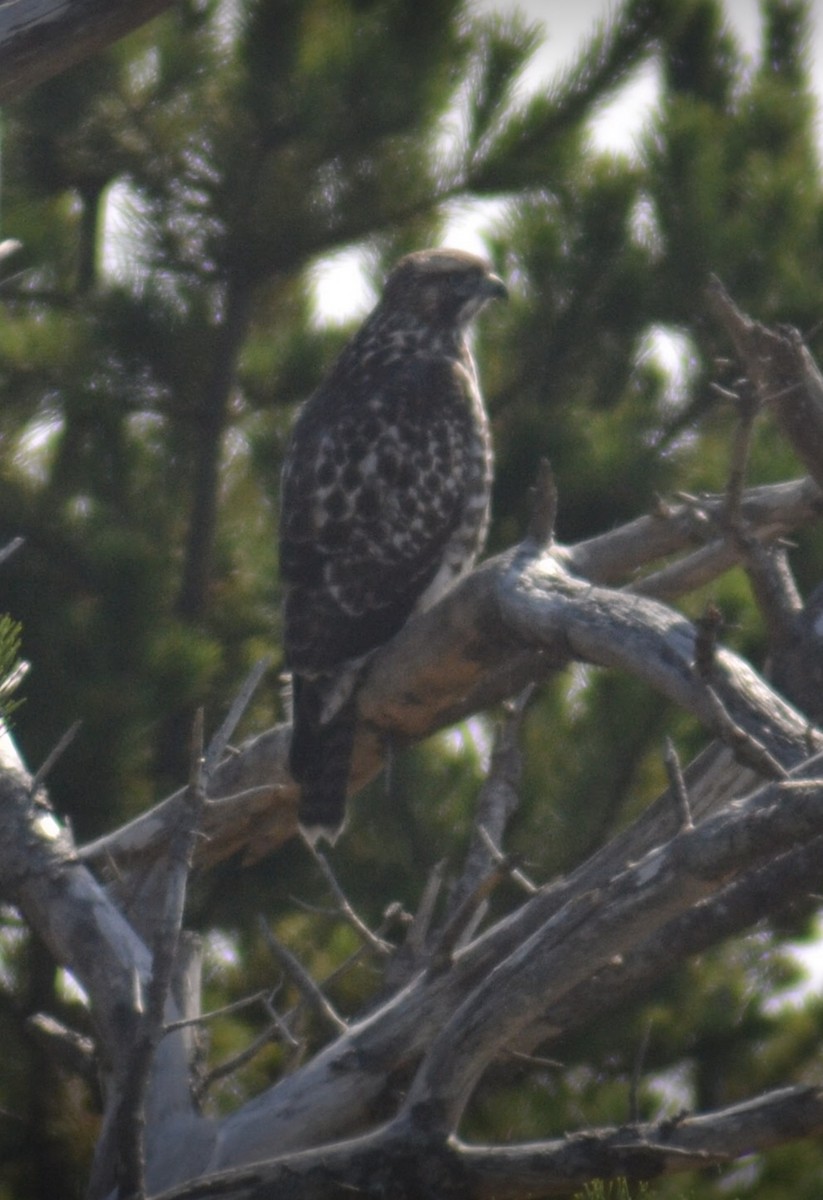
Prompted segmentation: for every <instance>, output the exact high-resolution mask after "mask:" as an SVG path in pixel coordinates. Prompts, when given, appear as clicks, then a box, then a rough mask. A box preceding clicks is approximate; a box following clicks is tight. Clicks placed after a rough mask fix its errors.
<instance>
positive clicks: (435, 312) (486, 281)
mask: <svg viewBox="0 0 823 1200" xmlns="http://www.w3.org/2000/svg"><path fill="white" fill-rule="evenodd" d="M507 295H508V291H507V289H506V285H505V284H504V282H503V280H502V279H500V278H499V277H498V276H497V275H495V274H493V272H492V269H491V267H490V266H489V264H488V263H487V262H486V261H485V259H483V258H478V256H477V255H475V254H467V253H466V252H465V251H463V250H418V251H416V252H415V253H414V254H407V255H406V257H405V258H401V259H400V261H399V262H398V263H397V265H396V266H395V268H394V270H393V271H392V273H391V274H390V275H389V277H388V279H387V280H386V286H385V288H384V289H383V304H384V306H386V307H388V308H390V309H392V310H393V311H398V310H401V311H403V312H406V313H408V314H409V316H410V317H414V318H416V319H417V320H418V321H423V322H424V323H425V324H427V325H428V324H431V325H440V326H443V325H446V326H459V327H462V326H464V325H467V324H468V322H469V321H470V320H471V319H472V317H474V316H475V315H476V314H477V313H478V312H479V311H480V309H481V308H482V307H483V305H484V304H485V303H486V301H487V300H492V299H494V298H495V297H496V296H497V297H505V296H507Z"/></svg>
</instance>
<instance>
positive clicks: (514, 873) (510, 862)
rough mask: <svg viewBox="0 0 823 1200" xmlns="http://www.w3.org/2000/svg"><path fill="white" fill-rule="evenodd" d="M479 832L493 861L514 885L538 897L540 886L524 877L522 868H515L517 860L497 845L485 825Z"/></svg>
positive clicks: (528, 894)
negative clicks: (503, 870)
mask: <svg viewBox="0 0 823 1200" xmlns="http://www.w3.org/2000/svg"><path fill="white" fill-rule="evenodd" d="M477 832H478V833H479V834H480V837H481V838H482V839H483V841H484V842H485V844H486V848H487V849H488V851H489V855H490V856H491V858H492V861H493V862H496V863H498V864H499V865H500V866H501V867H503V868H504V869H505V871H506V874H507V875H508V877H509V879H511V881H512V882H513V883H516V884H517V886H518V887H519V888H522V890H523V891H524V892H525V893H526V895H527V896H536V895H537V893H538V892H539V891H540V888H539V887H538V885H537V884H536V883H533V882H532V880H531V879H529V877H528V875H524V873H523V872H522V871H521V870H520V867H518V866H515V860H514V859H513V858H512V857H511V856H510V855H508V854H504V853H503V851H502V850H501V849H500V847H499V846H497V845H496V844H495V842H494V841H493V839H492V836H491V834H490V833H489V831H488V829H486V827H485V825H481V826H480V827H479V828H478V831H477Z"/></svg>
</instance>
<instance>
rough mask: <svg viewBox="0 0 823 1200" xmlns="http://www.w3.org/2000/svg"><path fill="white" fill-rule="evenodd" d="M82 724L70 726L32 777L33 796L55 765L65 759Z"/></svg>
mask: <svg viewBox="0 0 823 1200" xmlns="http://www.w3.org/2000/svg"><path fill="white" fill-rule="evenodd" d="M82 724H83V722H82V721H75V722H74V723H73V724H72V725H70V726H69V728H68V729H67V730H66V732H65V733H64V734H63V735H62V737H61V738H59V739H58V741H57V744H56V745H55V746H54V747H53V749H51V750H50V751H49V752H48V754H47V755H46V757H45V760H44V761H43V762H42V763H41V764H40V766H39V767H38V768H37V770H36V771H35V772H34V775H32V778H31V790H32V794H34V793H35V792H36V791H38V789H39V788H40V786H41V785H42V783H43V782H44V780H45V779H46V777H47V776H48V774H49V772H50V771H51V770H52V768H53V767H54V765H55V763H57V762H58V761H59V760H60V759H61V758H62V757H63V754H64V753H65V752H66V750H68V748H69V746H70V745H71V744H72V742H73V741H74V739H75V738H76V737H77V734H78V733H79V731H80V728H81V727H82Z"/></svg>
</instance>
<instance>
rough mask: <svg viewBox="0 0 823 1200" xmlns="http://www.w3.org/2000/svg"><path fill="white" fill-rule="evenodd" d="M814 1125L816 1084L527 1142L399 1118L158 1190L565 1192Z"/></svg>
mask: <svg viewBox="0 0 823 1200" xmlns="http://www.w3.org/2000/svg"><path fill="white" fill-rule="evenodd" d="M821 1129H823V1091H821V1089H819V1088H814V1087H796V1088H784V1089H782V1090H780V1091H775V1092H771V1093H768V1094H767V1095H764V1096H761V1097H759V1098H758V1099H756V1100H752V1101H749V1102H747V1103H744V1104H738V1105H734V1106H733V1107H731V1108H726V1109H720V1110H719V1111H717V1112H712V1113H705V1114H702V1115H700V1116H693V1117H683V1118H680V1119H675V1120H665V1119H664V1120H662V1121H658V1122H655V1123H650V1124H642V1125H628V1126H625V1127H623V1128H620V1129H599V1130H598V1129H594V1130H590V1131H587V1132H586V1133H582V1134H576V1135H574V1136H571V1137H564V1138H560V1139H557V1140H555V1141H547V1142H534V1143H530V1144H525V1145H511V1146H471V1145H466V1144H464V1143H462V1142H459V1141H456V1140H448V1141H444V1142H441V1141H438V1140H435V1139H426V1138H425V1136H422V1135H421V1133H420V1131H419V1130H418V1129H417V1128H415V1126H413V1125H409V1124H408V1123H406V1122H404V1121H402V1120H401V1121H397V1122H394V1123H392V1124H390V1125H388V1126H386V1127H384V1128H383V1129H380V1130H378V1131H376V1132H375V1133H372V1134H369V1135H367V1136H366V1137H362V1138H357V1139H353V1140H351V1141H347V1142H341V1143H338V1144H336V1145H333V1146H325V1147H320V1148H318V1149H316V1150H310V1151H307V1152H305V1153H302V1154H298V1155H286V1156H283V1157H280V1158H277V1159H275V1160H273V1161H270V1162H266V1163H257V1164H255V1165H253V1166H251V1167H247V1168H243V1169H241V1170H238V1171H229V1172H225V1173H223V1174H221V1175H213V1176H211V1177H207V1178H205V1179H203V1180H201V1181H200V1182H199V1183H193V1184H192V1185H190V1186H188V1187H186V1188H184V1189H180V1190H174V1191H171V1192H164V1193H163V1194H162V1195H161V1196H158V1197H156V1200H198V1197H203V1198H205V1197H207V1196H210V1197H217V1196H224V1197H225V1196H232V1197H234V1198H235V1200H243V1198H244V1197H245V1198H247V1200H252V1197H253V1198H254V1200H338V1198H340V1200H342V1198H343V1197H347V1196H350V1195H352V1194H357V1193H360V1194H362V1195H364V1196H375V1195H391V1196H392V1197H393V1200H419V1197H420V1196H421V1195H437V1196H439V1197H455V1198H456V1197H460V1198H461V1200H530V1198H531V1197H534V1196H554V1195H568V1194H569V1192H570V1191H571V1190H572V1189H574V1188H577V1187H581V1186H582V1185H583V1184H585V1183H588V1182H591V1181H592V1180H594V1179H614V1178H617V1177H620V1176H623V1177H627V1178H629V1179H633V1180H644V1179H655V1178H657V1177H658V1176H661V1175H666V1174H671V1173H674V1172H677V1171H685V1170H689V1169H696V1168H701V1167H708V1166H712V1165H722V1164H727V1163H728V1162H730V1161H731V1160H732V1159H733V1158H735V1157H738V1156H740V1155H742V1154H747V1153H754V1152H756V1151H760V1150H766V1149H768V1148H769V1147H771V1146H775V1145H780V1144H781V1143H784V1142H786V1141H788V1140H790V1139H792V1138H798V1137H806V1136H809V1135H811V1134H815V1133H819V1131H820V1130H821Z"/></svg>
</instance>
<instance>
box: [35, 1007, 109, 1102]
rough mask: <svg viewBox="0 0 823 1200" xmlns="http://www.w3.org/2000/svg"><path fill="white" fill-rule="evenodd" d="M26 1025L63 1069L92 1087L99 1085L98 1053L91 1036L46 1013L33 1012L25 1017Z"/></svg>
mask: <svg viewBox="0 0 823 1200" xmlns="http://www.w3.org/2000/svg"><path fill="white" fill-rule="evenodd" d="M26 1026H27V1028H28V1029H30V1030H31V1032H32V1033H33V1034H34V1036H35V1037H36V1038H37V1039H38V1041H40V1042H41V1043H42V1044H43V1045H44V1046H45V1047H46V1049H47V1050H48V1052H49V1053H50V1054H51V1055H52V1056H53V1057H54V1059H55V1061H56V1062H58V1063H59V1064H60V1066H61V1067H62V1068H63V1069H64V1070H65V1071H68V1072H70V1073H71V1074H73V1075H79V1076H80V1077H81V1079H85V1080H86V1082H87V1083H89V1084H91V1085H92V1086H93V1087H96V1086H98V1064H97V1055H96V1054H95V1048H94V1042H93V1041H92V1039H91V1038H90V1037H86V1036H85V1034H82V1033H78V1032H77V1030H76V1029H70V1028H69V1027H68V1026H67V1025H64V1024H63V1023H62V1022H61V1021H58V1020H56V1019H55V1018H54V1017H51V1016H49V1015H48V1014H47V1013H34V1014H32V1016H30V1017H29V1018H28V1019H27V1020H26Z"/></svg>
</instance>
